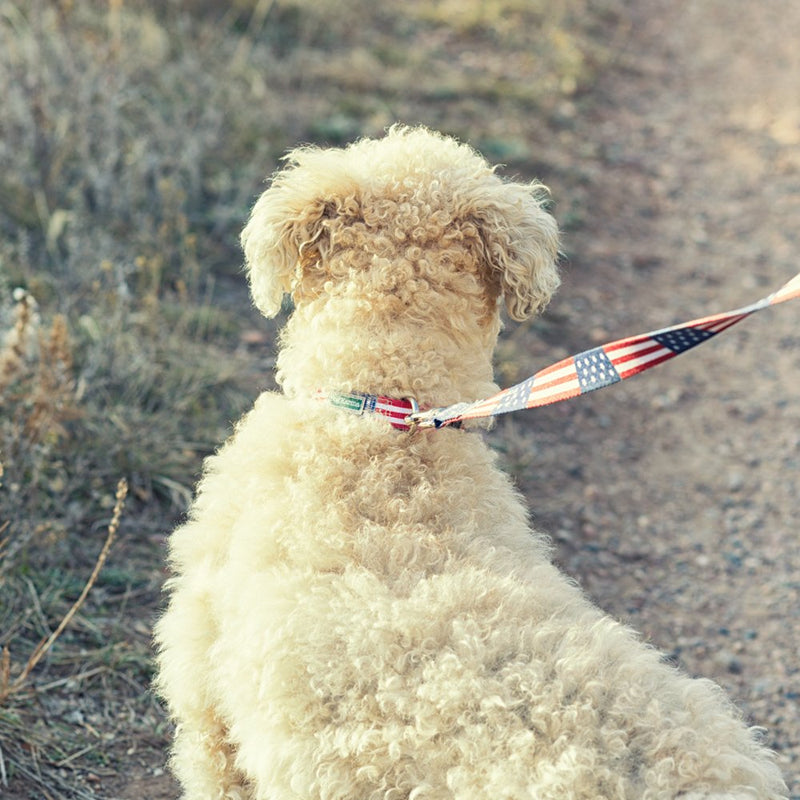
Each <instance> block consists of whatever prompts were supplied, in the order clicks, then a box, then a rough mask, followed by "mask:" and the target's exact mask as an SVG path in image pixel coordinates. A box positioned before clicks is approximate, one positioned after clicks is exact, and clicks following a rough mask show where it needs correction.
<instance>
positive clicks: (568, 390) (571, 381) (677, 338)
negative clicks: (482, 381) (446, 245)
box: [392, 273, 800, 429]
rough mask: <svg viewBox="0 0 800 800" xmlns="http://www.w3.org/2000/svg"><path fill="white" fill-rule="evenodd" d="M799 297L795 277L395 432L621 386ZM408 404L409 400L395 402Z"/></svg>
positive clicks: (408, 422)
mask: <svg viewBox="0 0 800 800" xmlns="http://www.w3.org/2000/svg"><path fill="white" fill-rule="evenodd" d="M797 297H800V273H798V274H797V275H795V276H794V278H792V279H791V280H790V281H789V282H788V283H786V284H785V285H784V286H782V287H781V288H780V289H778V291H776V292H773V293H772V294H770V295H769V296H767V297H765V298H763V299H761V300H759V301H757V302H755V303H752V304H751V305H749V306H744V307H743V308H737V309H736V310H734V311H728V312H725V313H722V314H712V315H711V316H708V317H701V318H700V319H695V320H691V321H690V322H684V323H681V324H678V325H673V326H671V327H669V328H662V329H660V330H657V331H651V332H650V333H642V334H639V335H637V336H629V337H627V338H625V339H618V340H616V341H614V342H609V343H608V344H604V345H601V346H600V347H594V348H592V349H591V350H585V351H583V352H582V353H578V354H577V355H574V356H570V357H569V358H565V359H562V360H561V361H559V362H557V363H555V364H553V365H552V366H549V367H545V369H542V370H540V371H539V372H537V373H536V374H535V375H532V376H531V377H530V378H527V379H526V380H524V381H522V382H521V383H518V384H516V385H514V386H511V387H510V388H508V389H503V391H501V392H498V393H497V394H494V395H492V396H491V397H487V398H486V399H484V400H478V401H476V402H474V403H456V404H454V405H451V406H446V407H444V408H432V409H428V410H426V411H412V413H410V414H409V415H408V416H407V417H405V418H404V420H403V422H402V424H398V422H397V421H392V424H393V425H394V427H396V428H401V429H407V428H410V427H415V426H416V427H420V428H444V427H447V426H448V425H454V424H456V423H459V422H463V421H464V420H469V419H480V418H482V417H494V416H497V415H499V414H507V413H509V412H511V411H519V410H521V409H524V408H538V407H539V406H546V405H550V404H551V403H558V402H560V401H562V400H569V399H570V398H572V397H577V396H579V395H582V394H588V393H589V392H593V391H595V390H597V389H603V388H604V387H606V386H611V385H612V384H615V383H619V382H620V381H624V380H626V379H627V378H631V377H633V376H634V375H637V374H638V373H640V372H644V371H645V370H648V369H651V368H652V367H656V366H658V365H659V364H663V363H664V362H665V361H669V360H670V359H672V358H675V356H678V355H681V354H682V353H685V352H687V351H688V350H691V349H692V348H693V347H696V346H697V345H699V344H702V343H703V342H707V341H708V340H709V339H711V338H712V337H714V336H716V335H717V334H718V333H722V331H725V330H727V329H728V328H730V327H732V326H733V325H736V323H737V322H741V321H742V320H743V319H746V318H747V317H749V316H750V315H751V314H754V313H755V312H756V311H761V310H762V309H764V308H768V307H769V306H775V305H778V304H779V303H785V302H787V301H788V300H794V299H795V298H797ZM394 402H402V403H407V402H409V401H405V400H404V401H394Z"/></svg>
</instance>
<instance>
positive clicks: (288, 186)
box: [241, 154, 332, 317]
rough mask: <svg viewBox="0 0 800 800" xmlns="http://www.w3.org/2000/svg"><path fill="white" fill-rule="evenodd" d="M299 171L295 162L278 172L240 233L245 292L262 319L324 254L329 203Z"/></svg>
mask: <svg viewBox="0 0 800 800" xmlns="http://www.w3.org/2000/svg"><path fill="white" fill-rule="evenodd" d="M294 155H295V154H292V156H294ZM304 172H306V170H303V169H302V167H299V166H298V162H297V160H296V159H293V162H290V165H289V166H288V167H286V168H285V169H283V170H281V171H280V172H278V173H277V174H276V175H275V176H274V177H273V179H272V183H271V185H270V187H269V188H268V189H267V190H266V191H265V192H264V193H263V194H262V195H261V197H260V198H259V199H258V201H257V202H256V204H255V206H254V207H253V211H252V213H251V214H250V219H249V221H248V223H247V225H246V226H245V228H244V230H243V231H242V238H241V240H242V247H243V248H244V254H245V267H246V270H247V275H248V279H249V281H250V292H251V294H252V297H253V302H254V303H255V305H256V307H257V308H258V309H259V310H260V311H261V312H262V313H263V314H265V315H266V316H267V317H274V316H275V315H276V314H277V313H278V312H279V311H280V310H281V304H282V302H283V296H284V295H285V294H290V295H294V294H295V293H296V292H297V290H298V288H299V286H300V284H301V282H302V281H303V277H304V274H306V273H308V272H309V270H310V268H312V267H313V266H314V265H316V264H317V263H319V261H320V260H321V259H322V258H323V257H324V255H325V249H326V243H327V241H328V232H327V225H326V220H327V218H328V217H330V215H331V209H332V205H331V203H330V201H326V200H325V199H323V198H324V194H321V193H320V192H319V191H318V189H319V188H320V187H317V186H314V185H313V180H304V177H305V178H308V177H309V176H307V175H306V176H304V175H303V173H304Z"/></svg>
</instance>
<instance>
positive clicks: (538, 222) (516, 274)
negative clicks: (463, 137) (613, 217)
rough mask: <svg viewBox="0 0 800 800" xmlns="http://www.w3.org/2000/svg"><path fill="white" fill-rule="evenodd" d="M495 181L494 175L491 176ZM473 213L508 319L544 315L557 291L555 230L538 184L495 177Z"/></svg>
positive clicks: (556, 242) (541, 188) (556, 236)
mask: <svg viewBox="0 0 800 800" xmlns="http://www.w3.org/2000/svg"><path fill="white" fill-rule="evenodd" d="M493 177H495V176H493ZM496 180H497V183H495V184H494V185H493V186H492V187H491V189H490V190H489V191H487V192H486V193H485V194H483V196H482V198H481V200H480V201H479V203H478V205H477V208H476V209H475V217H476V221H477V224H478V229H479V235H480V238H481V242H482V248H483V256H484V258H485V260H486V261H487V263H488V265H489V267H490V269H491V270H492V277H493V278H494V279H495V280H498V281H499V285H500V291H501V292H502V295H503V298H504V300H505V304H506V308H507V309H508V313H509V315H510V316H511V318H512V319H515V320H524V319H527V318H528V317H531V316H533V315H534V314H536V313H538V312H540V311H542V310H543V309H544V307H545V306H546V305H547V303H548V302H549V300H550V298H551V296H552V295H553V293H554V292H555V290H556V289H557V288H558V284H559V282H560V279H559V276H558V267H557V262H558V226H557V225H556V221H555V220H554V219H553V217H552V216H551V215H550V214H549V213H548V212H547V211H546V210H545V209H544V204H545V202H546V201H547V199H548V193H547V190H546V189H545V187H544V186H542V184H540V183H538V182H534V183H531V184H520V183H510V182H501V181H499V179H496Z"/></svg>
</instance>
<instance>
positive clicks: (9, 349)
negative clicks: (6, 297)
mask: <svg viewBox="0 0 800 800" xmlns="http://www.w3.org/2000/svg"><path fill="white" fill-rule="evenodd" d="M14 299H15V300H16V305H15V307H14V315H15V317H16V319H15V320H14V327H13V328H12V329H11V330H10V331H9V333H8V335H7V336H6V338H5V341H4V342H2V343H0V344H2V350H0V394H1V393H2V392H3V391H4V390H5V389H6V387H7V386H8V385H9V384H10V383H11V380H12V378H13V377H14V375H15V374H16V373H17V372H18V371H19V369H20V366H21V364H22V361H23V358H24V356H25V339H26V338H27V336H28V329H29V327H30V326H31V323H32V319H33V302H34V301H33V298H32V297H31V296H30V295H29V294H28V293H27V292H26V291H24V290H18V293H15V298H14Z"/></svg>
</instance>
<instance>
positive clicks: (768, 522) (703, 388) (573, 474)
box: [503, 0, 800, 797]
mask: <svg viewBox="0 0 800 800" xmlns="http://www.w3.org/2000/svg"><path fill="white" fill-rule="evenodd" d="M635 5H636V9H635V17H634V19H633V20H632V30H631V34H630V36H629V39H628V51H627V53H626V55H625V57H624V64H623V65H622V66H623V68H622V69H621V70H618V71H617V72H615V73H614V74H613V75H609V76H608V78H607V79H606V81H605V82H604V84H603V85H602V87H601V90H602V91H603V92H604V93H605V95H606V101H604V102H600V103H598V105H597V106H596V107H595V109H596V110H595V111H594V112H593V117H594V118H593V119H589V120H581V121H580V122H579V123H578V124H579V126H580V127H583V126H584V125H585V126H586V137H587V139H588V141H589V143H590V145H591V148H590V149H591V154H590V155H589V156H588V165H587V167H588V169H589V172H590V174H591V175H592V180H591V184H590V186H589V188H588V191H587V196H586V199H585V201H584V203H585V206H586V207H585V208H584V209H583V216H584V217H585V223H586V224H585V227H584V228H582V229H581V231H580V233H577V234H575V235H573V236H571V237H570V238H569V240H568V249H569V251H570V254H571V264H570V266H569V267H568V270H567V273H566V276H565V283H564V286H563V288H562V290H561V293H560V295H559V297H558V298H557V299H556V301H555V302H554V304H553V306H552V315H551V317H550V318H549V320H548V325H546V326H545V327H544V330H543V331H542V329H537V330H535V331H534V330H533V329H531V330H529V331H519V332H517V334H516V335H515V339H514V348H515V350H516V351H517V352H516V353H512V354H511V355H512V356H513V357H519V356H518V353H519V350H520V349H523V348H525V349H528V350H529V352H535V353H540V352H541V338H542V333H544V338H545V339H547V340H549V341H551V342H556V341H557V342H559V344H560V345H563V349H564V350H565V351H566V350H568V349H569V350H571V352H574V351H575V350H577V349H581V348H584V347H587V346H592V345H595V344H600V343H602V342H603V341H607V340H608V339H610V338H616V337H618V336H623V335H626V334H633V333H637V332H640V331H644V330H648V329H651V328H654V327H660V326H662V325H666V324H670V323H672V322H678V321H683V320H686V319H691V318H692V317H696V316H701V315H703V314H705V313H710V312H713V311H723V310H728V309H731V308H736V307H738V306H740V305H744V304H745V303H748V302H751V301H752V300H755V299H757V298H759V297H761V296H763V295H765V294H767V293H769V292H770V291H772V290H773V289H775V288H777V287H779V286H780V285H781V284H782V283H783V282H784V281H785V280H787V279H788V278H790V277H791V276H792V275H794V274H795V273H796V272H797V271H798V269H800V235H798V221H800V48H798V42H800V5H798V4H797V3H794V2H792V0H768V1H767V2H765V3H749V2H747V0H736V1H735V2H730V1H728V0H697V1H695V2H693V1H692V0H682V1H681V2H674V1H673V0H643V1H642V2H639V3H637V4H635ZM625 64H630V65H631V67H630V69H626V68H625ZM595 146H596V147H595ZM798 314H800V307H798V305H797V303H796V302H795V303H794V304H789V305H786V306H782V307H780V308H776V309H773V310H771V311H768V312H764V313H763V314H762V315H760V316H757V317H754V318H752V319H750V320H748V321H747V322H745V323H742V325H741V326H739V327H737V328H735V329H734V330H732V331H730V332H728V333H726V334H724V335H723V336H721V337H720V338H719V339H717V340H715V341H714V342H712V343H709V344H708V345H706V346H704V347H701V348H699V349H698V350H696V351H694V352H693V353H691V354H687V355H686V356H684V357H682V358H680V359H677V360H675V361H673V362H670V364H668V365H665V366H664V367H661V368H660V369H658V370H655V371H653V372H649V373H647V375H645V376H640V377H638V378H637V379H635V380H634V381H631V382H629V383H627V384H623V385H620V386H616V387H612V388H610V389H608V390H606V391H604V392H599V393H597V394H595V395H590V396H588V397H585V398H581V399H579V400H577V401H573V402H572V403H567V404H564V405H563V406H561V407H553V408H552V409H548V410H542V411H540V412H536V413H535V414H532V415H531V416H528V417H525V418H524V419H523V418H522V417H519V418H517V419H514V420H510V421H508V422H507V423H504V436H503V439H504V440H505V439H506V438H508V439H509V440H514V441H515V444H514V445H510V446H509V448H508V452H507V454H506V457H507V460H508V463H509V467H510V468H511V469H512V470H513V471H514V472H515V474H517V475H518V476H519V480H520V483H521V484H522V488H523V489H524V491H525V493H526V495H527V496H528V497H529V499H530V503H531V507H532V508H533V509H534V510H535V513H536V516H537V517H538V520H539V522H540V524H542V525H543V526H544V527H545V528H547V529H548V530H550V531H551V533H553V535H554V537H555V539H556V542H557V544H558V545H559V555H560V559H561V561H562V563H563V565H564V567H565V568H566V569H567V570H568V571H569V572H570V573H572V574H573V575H576V576H577V577H579V579H580V580H581V582H582V584H583V585H584V586H585V588H586V589H587V590H588V591H589V592H590V594H591V595H592V596H593V597H594V598H595V599H596V600H597V601H598V602H599V603H600V604H601V605H602V606H603V607H604V608H606V609H607V610H608V611H609V612H611V613H612V614H614V615H616V616H619V617H621V618H623V619H625V620H628V621H630V623H631V624H632V625H633V626H634V627H635V628H637V629H638V630H640V631H642V632H643V634H644V635H645V636H646V637H648V638H649V639H651V640H652V641H653V642H654V643H655V644H656V645H657V646H659V647H660V648H662V649H664V650H666V651H667V652H671V653H672V654H673V655H674V657H675V659H676V661H678V662H679V663H681V664H682V665H683V666H684V667H685V668H686V669H688V670H689V671H690V672H692V673H693V674H697V675H702V676H705V677H710V678H713V679H714V680H716V681H718V682H719V683H721V684H722V685H723V686H724V687H725V688H726V689H727V690H729V692H730V693H731V694H732V696H733V697H734V699H735V701H736V702H737V704H739V705H740V706H741V707H742V708H743V710H744V712H745V714H746V716H747V717H748V719H749V720H751V721H752V722H753V724H757V725H762V726H764V727H765V728H767V731H768V732H767V738H768V741H769V742H770V744H771V745H772V746H773V747H774V748H775V749H776V751H777V754H778V759H779V762H780V765H781V767H782V768H783V770H784V772H785V773H786V776H787V780H788V782H789V784H790V790H791V793H792V796H793V797H800V709H799V708H798V700H799V699H800V552H799V549H798V544H797V538H798V536H797V535H798V525H797V514H796V507H797V506H796V504H797V496H798V494H800V317H799V316H798ZM548 355H549V357H552V356H553V355H566V352H564V353H561V352H556V353H554V352H553V350H552V349H551V350H550V351H549V354H548ZM537 357H538V356H537ZM519 358H520V360H524V359H523V358H522V357H519ZM528 363H530V357H529V358H528ZM545 363H546V362H545ZM545 363H538V364H536V365H534V366H544V365H545Z"/></svg>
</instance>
